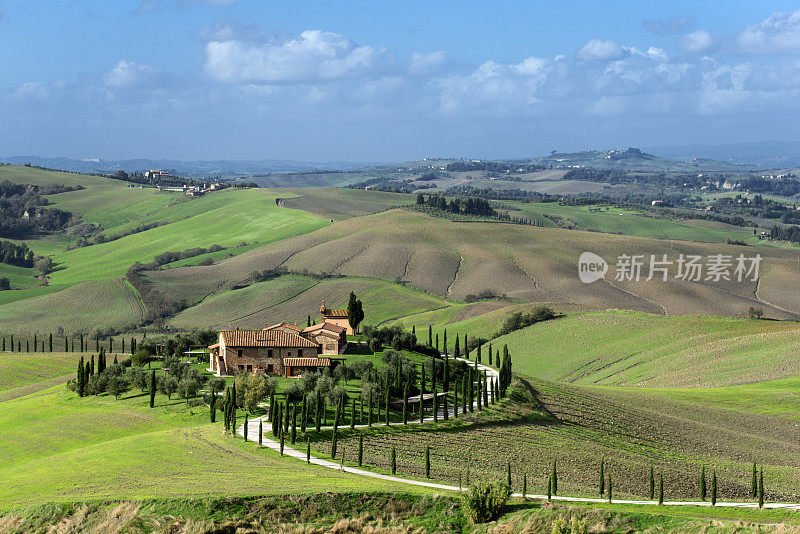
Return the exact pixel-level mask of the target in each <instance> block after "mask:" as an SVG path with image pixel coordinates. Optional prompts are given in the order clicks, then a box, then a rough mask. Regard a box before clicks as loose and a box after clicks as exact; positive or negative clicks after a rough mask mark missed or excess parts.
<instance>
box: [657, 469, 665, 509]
mask: <svg viewBox="0 0 800 534" xmlns="http://www.w3.org/2000/svg"><path fill="white" fill-rule="evenodd" d="M658 504H659V506H661V505H663V504H664V473H659V474H658Z"/></svg>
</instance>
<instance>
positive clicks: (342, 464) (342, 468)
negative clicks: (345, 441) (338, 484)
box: [339, 445, 344, 470]
mask: <svg viewBox="0 0 800 534" xmlns="http://www.w3.org/2000/svg"><path fill="white" fill-rule="evenodd" d="M339 469H341V470H344V445H342V454H340V455H339Z"/></svg>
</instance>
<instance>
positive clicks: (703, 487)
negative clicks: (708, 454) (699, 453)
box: [700, 464, 706, 501]
mask: <svg viewBox="0 0 800 534" xmlns="http://www.w3.org/2000/svg"><path fill="white" fill-rule="evenodd" d="M700 500H701V501H705V500H706V466H705V464H704V465H703V467H702V468H701V469H700Z"/></svg>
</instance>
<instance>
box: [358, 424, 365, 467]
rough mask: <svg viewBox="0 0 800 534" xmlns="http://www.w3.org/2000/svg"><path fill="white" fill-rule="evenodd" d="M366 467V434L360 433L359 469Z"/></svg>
mask: <svg viewBox="0 0 800 534" xmlns="http://www.w3.org/2000/svg"><path fill="white" fill-rule="evenodd" d="M362 465H364V433H363V432H359V433H358V467H361V466H362Z"/></svg>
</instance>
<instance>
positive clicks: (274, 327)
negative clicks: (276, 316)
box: [264, 323, 303, 332]
mask: <svg viewBox="0 0 800 534" xmlns="http://www.w3.org/2000/svg"><path fill="white" fill-rule="evenodd" d="M279 328H289V329H291V330H294V331H296V332H302V331H303V329H302V328H300V327H299V326H297V325H296V324H289V323H278V324H274V325H272V326H265V327H264V330H278V329H279Z"/></svg>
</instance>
